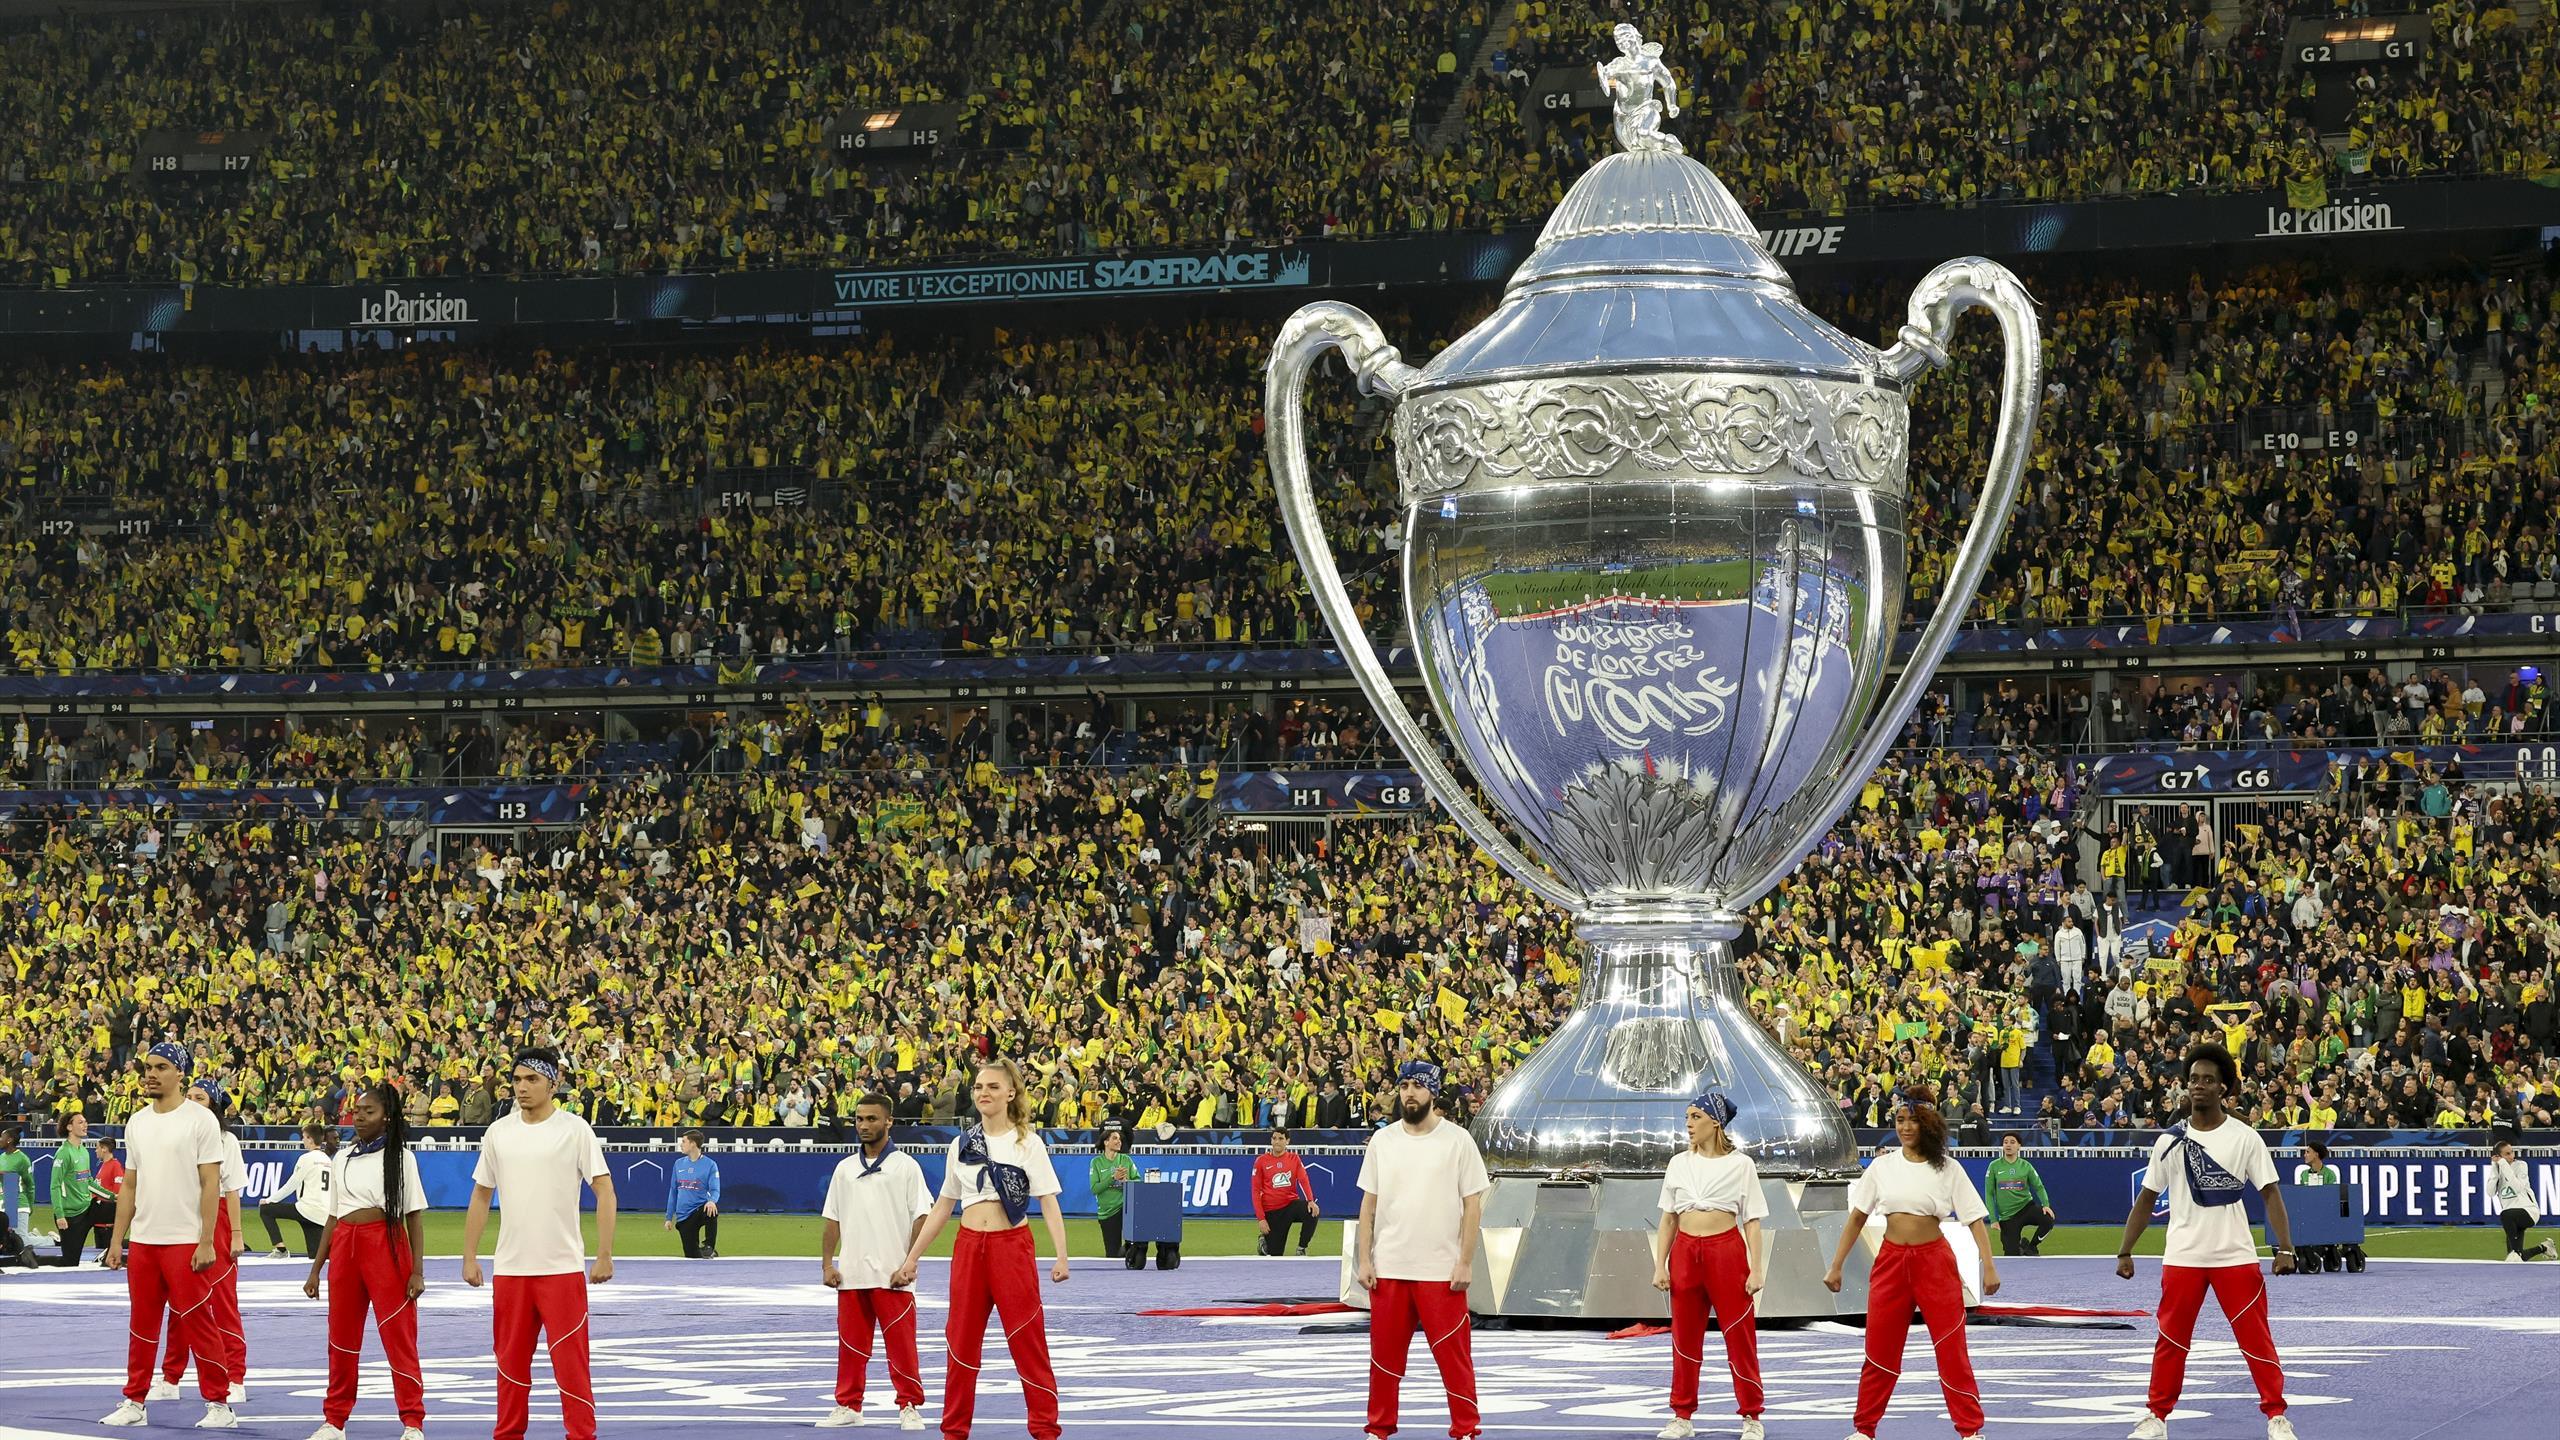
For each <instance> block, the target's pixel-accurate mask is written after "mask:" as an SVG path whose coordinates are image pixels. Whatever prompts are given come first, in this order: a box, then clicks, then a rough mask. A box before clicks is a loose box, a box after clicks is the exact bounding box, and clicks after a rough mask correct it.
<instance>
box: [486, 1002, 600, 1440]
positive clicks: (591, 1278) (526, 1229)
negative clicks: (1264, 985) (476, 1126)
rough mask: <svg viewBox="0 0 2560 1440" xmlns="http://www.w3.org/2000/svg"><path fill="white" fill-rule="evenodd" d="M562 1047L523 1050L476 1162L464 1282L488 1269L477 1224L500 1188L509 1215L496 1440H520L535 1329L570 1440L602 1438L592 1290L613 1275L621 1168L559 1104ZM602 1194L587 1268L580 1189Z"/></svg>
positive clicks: (498, 1332) (501, 1231)
mask: <svg viewBox="0 0 2560 1440" xmlns="http://www.w3.org/2000/svg"><path fill="white" fill-rule="evenodd" d="M559 1089H560V1052H559V1051H557V1050H552V1049H548V1048H537V1049H532V1050H527V1051H525V1052H524V1053H522V1054H520V1055H518V1056H516V1062H515V1091H516V1108H515V1109H513V1110H510V1111H508V1112H507V1113H506V1114H504V1115H501V1116H499V1117H498V1118H497V1119H496V1120H493V1121H491V1122H490V1123H489V1128H488V1129H487V1130H486V1131H485V1132H483V1133H482V1135H481V1137H480V1163H479V1165H478V1167H476V1168H475V1169H473V1171H472V1172H471V1213H470V1214H469V1215H468V1216H466V1217H464V1219H463V1222H462V1278H463V1281H464V1283H466V1284H469V1285H472V1286H474V1287H477V1286H479V1285H480V1284H481V1283H482V1280H481V1274H480V1232H481V1231H482V1230H484V1229H486V1228H487V1227H488V1224H489V1197H490V1196H491V1195H492V1194H494V1193H497V1192H501V1191H503V1192H504V1193H505V1194H506V1197H507V1222H506V1223H505V1224H504V1225H501V1226H499V1227H498V1298H497V1306H496V1313H495V1316H494V1320H493V1325H494V1330H495V1334H494V1337H493V1338H494V1349H493V1353H494V1355H495V1357H496V1359H497V1365H498V1423H497V1427H496V1428H495V1429H494V1430H492V1431H491V1432H490V1435H491V1440H524V1430H525V1425H526V1422H527V1420H528V1419H529V1418H530V1417H529V1414H528V1412H529V1410H530V1408H531V1405H532V1399H533V1382H532V1365H533V1340H534V1333H535V1332H536V1331H537V1330H539V1331H540V1332H541V1333H542V1336H543V1338H544V1339H545V1340H547V1341H548V1342H549V1345H550V1351H551V1376H552V1379H554V1380H555V1381H557V1382H558V1383H559V1386H560V1423H561V1425H562V1426H563V1427H564V1428H566V1429H567V1431H568V1432H569V1440H595V1435H596V1400H595V1387H594V1385H593V1384H592V1383H591V1382H590V1381H589V1379H588V1375H587V1286H588V1285H589V1284H591V1283H592V1284H596V1285H602V1284H604V1283H605V1282H606V1281H608V1280H611V1279H612V1278H613V1218H614V1204H613V1176H612V1175H611V1174H609V1173H607V1172H606V1170H605V1164H604V1147H603V1146H602V1145H599V1144H597V1143H596V1132H595V1131H593V1130H591V1129H589V1128H588V1127H587V1122H586V1121H584V1120H581V1119H579V1118H578V1117H577V1116H575V1115H572V1114H570V1113H569V1112H568V1111H566V1110H563V1109H561V1108H560V1107H559V1105H558V1103H557V1102H556V1101H555V1099H554V1097H555V1096H556V1095H557V1094H558V1093H559ZM581 1182H583V1183H585V1184H586V1185H587V1186H588V1187H589V1188H591V1189H593V1190H594V1191H595V1194H596V1262H595V1264H594V1265H593V1266H592V1267H590V1266H588V1265H586V1264H585V1260H586V1242H585V1240H584V1238H583V1237H582V1236H581V1235H580V1234H579V1230H578V1186H579V1185H580V1183H581Z"/></svg>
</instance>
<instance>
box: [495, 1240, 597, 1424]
mask: <svg viewBox="0 0 2560 1440" xmlns="http://www.w3.org/2000/svg"><path fill="white" fill-rule="evenodd" d="M497 1287H498V1303H497V1310H496V1320H495V1323H496V1327H497V1329H496V1335H495V1337H494V1338H495V1340H496V1346H495V1350H494V1354H495V1355H496V1358H497V1362H498V1424H497V1428H495V1429H493V1430H491V1431H490V1432H489V1434H490V1437H491V1440H524V1427H525V1424H526V1422H527V1421H528V1420H529V1419H530V1418H531V1417H530V1416H529V1415H528V1413H527V1412H528V1411H529V1410H530V1409H531V1407H532V1404H533V1340H534V1335H535V1333H536V1332H537V1331H539V1332H540V1333H541V1335H542V1336H543V1338H544V1339H546V1340H548V1341H549V1342H550V1348H551V1378H552V1380H553V1381H554V1382H556V1383H557V1384H558V1385H559V1387H560V1424H561V1426H562V1428H564V1429H566V1430H567V1431H568V1432H569V1440H596V1392H595V1384H594V1382H593V1381H592V1380H590V1379H589V1378H588V1375H587V1275H586V1272H585V1271H583V1270H567V1271H563V1272H561V1273H560V1274H557V1275H501V1276H499V1277H498V1279H497Z"/></svg>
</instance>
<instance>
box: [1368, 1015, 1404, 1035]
mask: <svg viewBox="0 0 2560 1440" xmlns="http://www.w3.org/2000/svg"><path fill="white" fill-rule="evenodd" d="M1369 1018H1370V1019H1372V1020H1374V1021H1376V1022H1377V1024H1378V1028H1379V1029H1381V1030H1386V1031H1391V1032H1393V1033H1395V1034H1398V1035H1401V1034H1403V1033H1404V1012H1403V1011H1401V1010H1379V1011H1374V1012H1372V1013H1371V1014H1370V1016H1369Z"/></svg>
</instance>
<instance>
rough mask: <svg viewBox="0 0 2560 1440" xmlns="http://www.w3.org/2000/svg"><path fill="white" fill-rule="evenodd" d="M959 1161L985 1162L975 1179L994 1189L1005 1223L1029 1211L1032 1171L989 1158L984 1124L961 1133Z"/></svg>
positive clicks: (1014, 1220)
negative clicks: (1002, 1208) (1001, 1207)
mask: <svg viewBox="0 0 2560 1440" xmlns="http://www.w3.org/2000/svg"><path fill="white" fill-rule="evenodd" d="M960 1163H961V1164H963V1165H980V1166H984V1167H985V1169H984V1170H982V1171H981V1172H980V1175H979V1181H978V1183H979V1184H981V1185H984V1186H988V1187H991V1188H993V1189H994V1191H995V1192H996V1203H997V1204H999V1205H1002V1206H1003V1207H1004V1218H1005V1220H1006V1222H1007V1223H1009V1224H1014V1225H1019V1224H1021V1223H1022V1217H1023V1216H1024V1215H1026V1214H1029V1213H1030V1211H1031V1172H1030V1171H1028V1170H1025V1169H1023V1168H1022V1167H1021V1166H1019V1165H1007V1164H1005V1163H1004V1162H1003V1161H1001V1160H993V1159H989V1158H988V1156H987V1127H986V1126H984V1125H972V1126H970V1127H969V1128H968V1130H967V1131H965V1132H964V1133H963V1134H962V1135H961V1136H960Z"/></svg>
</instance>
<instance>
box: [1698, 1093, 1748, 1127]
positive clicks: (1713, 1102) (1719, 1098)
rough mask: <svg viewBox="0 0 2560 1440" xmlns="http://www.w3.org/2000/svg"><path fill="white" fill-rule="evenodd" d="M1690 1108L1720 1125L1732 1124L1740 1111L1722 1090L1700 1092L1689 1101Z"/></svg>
mask: <svg viewBox="0 0 2560 1440" xmlns="http://www.w3.org/2000/svg"><path fill="white" fill-rule="evenodd" d="M1689 1108H1690V1109H1692V1110H1695V1111H1697V1112H1698V1113H1699V1114H1701V1115H1704V1116H1706V1117H1707V1118H1708V1119H1710V1120H1713V1121H1714V1122H1716V1123H1717V1124H1719V1125H1731V1124H1732V1123H1733V1117H1734V1116H1735V1115H1736V1114H1738V1113H1740V1112H1739V1111H1737V1110H1736V1109H1735V1108H1734V1104H1733V1102H1732V1101H1731V1100H1729V1099H1726V1098H1725V1093H1724V1092H1723V1091H1721V1090H1702V1091H1700V1092H1698V1098H1697V1099H1695V1100H1692V1101H1690V1102H1689Z"/></svg>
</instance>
